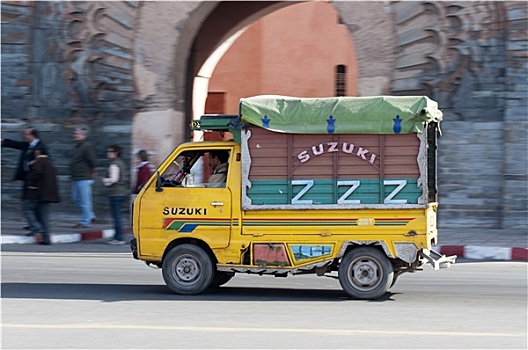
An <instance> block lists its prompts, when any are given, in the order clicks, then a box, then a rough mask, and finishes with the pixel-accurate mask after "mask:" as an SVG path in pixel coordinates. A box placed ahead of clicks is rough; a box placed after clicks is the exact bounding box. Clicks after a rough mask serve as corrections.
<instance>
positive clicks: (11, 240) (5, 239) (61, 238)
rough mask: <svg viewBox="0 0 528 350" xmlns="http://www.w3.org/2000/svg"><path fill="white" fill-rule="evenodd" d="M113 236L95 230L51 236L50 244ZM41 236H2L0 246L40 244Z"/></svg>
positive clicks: (127, 230) (112, 233) (112, 234)
mask: <svg viewBox="0 0 528 350" xmlns="http://www.w3.org/2000/svg"><path fill="white" fill-rule="evenodd" d="M123 231H124V233H125V234H128V233H130V232H131V230H130V228H128V227H126V228H125V229H124V230H123ZM114 234H115V230H114V229H108V230H95V231H87V232H81V233H58V234H52V235H51V243H52V244H57V243H75V242H81V241H93V240H97V239H106V238H113V237H114ZM40 241H41V236H40V235H37V236H20V235H2V236H1V237H0V244H2V245H3V244H36V243H40Z"/></svg>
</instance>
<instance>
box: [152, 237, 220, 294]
mask: <svg viewBox="0 0 528 350" xmlns="http://www.w3.org/2000/svg"><path fill="white" fill-rule="evenodd" d="M162 274H163V279H164V280H165V283H166V284H167V286H168V287H169V288H170V289H171V290H172V291H173V292H175V293H178V294H198V293H201V292H203V291H204V290H205V289H206V288H208V287H209V286H210V284H211V281H212V280H213V275H214V272H213V263H212V261H211V258H210V257H209V255H208V254H207V253H206V252H205V251H204V250H203V249H201V248H200V247H198V246H195V245H192V244H182V245H179V246H176V247H174V248H172V249H171V250H170V251H169V252H168V253H167V255H166V256H165V259H163V266H162Z"/></svg>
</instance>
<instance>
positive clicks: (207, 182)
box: [161, 150, 230, 187]
mask: <svg viewBox="0 0 528 350" xmlns="http://www.w3.org/2000/svg"><path fill="white" fill-rule="evenodd" d="M229 153H230V152H229V151H228V150H200V151H186V152H183V153H180V154H179V155H178V156H177V157H176V158H175V159H174V160H173V161H172V163H171V164H170V165H169V166H168V167H167V168H166V169H165V171H163V173H162V174H161V186H162V187H226V180H227V173H228V170H229Z"/></svg>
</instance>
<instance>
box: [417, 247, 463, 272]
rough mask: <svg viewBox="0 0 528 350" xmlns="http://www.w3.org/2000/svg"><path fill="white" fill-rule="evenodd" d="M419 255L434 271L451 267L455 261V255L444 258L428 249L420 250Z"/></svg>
mask: <svg viewBox="0 0 528 350" xmlns="http://www.w3.org/2000/svg"><path fill="white" fill-rule="evenodd" d="M419 254H420V256H421V257H422V258H424V259H425V260H427V262H428V263H430V264H431V265H433V267H434V269H435V270H440V269H446V268H449V267H451V265H452V264H454V263H455V260H456V258H457V256H456V255H451V256H445V255H443V254H440V253H438V252H435V251H434V250H429V249H422V250H421V251H420V252H419Z"/></svg>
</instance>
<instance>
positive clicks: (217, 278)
mask: <svg viewBox="0 0 528 350" xmlns="http://www.w3.org/2000/svg"><path fill="white" fill-rule="evenodd" d="M234 275H235V274H234V273H232V272H224V271H216V272H215V275H214V277H213V282H211V285H210V287H211V288H214V287H220V286H222V285H224V284H226V283H227V282H229V281H230V280H231V278H233V276H234Z"/></svg>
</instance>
